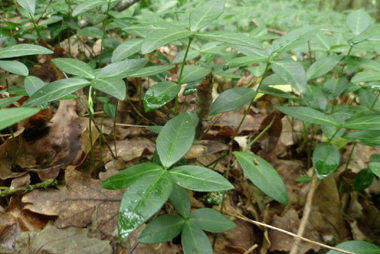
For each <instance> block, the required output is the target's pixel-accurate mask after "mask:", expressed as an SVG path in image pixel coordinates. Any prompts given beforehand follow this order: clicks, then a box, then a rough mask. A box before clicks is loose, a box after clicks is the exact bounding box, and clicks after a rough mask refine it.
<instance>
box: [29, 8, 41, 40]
mask: <svg viewBox="0 0 380 254" xmlns="http://www.w3.org/2000/svg"><path fill="white" fill-rule="evenodd" d="M29 17H30V21H31V22H32V23H33V26H34V29H35V30H36V32H37V36H38V38H39V39H42V36H41V34H40V29H39V28H38V26H37V24H36V22H35V21H34V18H33V16H32V14H30V13H29Z"/></svg>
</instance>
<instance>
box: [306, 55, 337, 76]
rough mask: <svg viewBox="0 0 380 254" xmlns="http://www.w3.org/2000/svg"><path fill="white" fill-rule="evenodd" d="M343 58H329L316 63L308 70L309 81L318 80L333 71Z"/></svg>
mask: <svg viewBox="0 0 380 254" xmlns="http://www.w3.org/2000/svg"><path fill="white" fill-rule="evenodd" d="M342 58H343V56H329V57H325V58H322V59H319V60H317V61H316V62H314V63H313V64H312V65H311V66H310V68H309V69H308V70H307V73H306V76H307V80H310V79H315V78H318V77H320V76H322V75H324V74H326V73H328V72H329V71H331V70H332V69H333V68H334V67H335V65H337V63H339V61H340V59H342Z"/></svg>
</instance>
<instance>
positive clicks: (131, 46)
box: [111, 39, 144, 63]
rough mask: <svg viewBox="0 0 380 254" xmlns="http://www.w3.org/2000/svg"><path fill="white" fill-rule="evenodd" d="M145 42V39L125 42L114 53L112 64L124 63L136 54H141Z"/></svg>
mask: <svg viewBox="0 0 380 254" xmlns="http://www.w3.org/2000/svg"><path fill="white" fill-rule="evenodd" d="M143 41H144V40H143V39H130V40H127V41H125V42H123V43H122V44H120V45H119V46H117V48H116V49H115V50H114V51H113V53H112V59H111V62H113V63H116V62H120V61H123V60H125V59H127V58H128V57H129V56H131V55H133V54H134V53H136V52H139V51H140V49H141V45H142V43H143Z"/></svg>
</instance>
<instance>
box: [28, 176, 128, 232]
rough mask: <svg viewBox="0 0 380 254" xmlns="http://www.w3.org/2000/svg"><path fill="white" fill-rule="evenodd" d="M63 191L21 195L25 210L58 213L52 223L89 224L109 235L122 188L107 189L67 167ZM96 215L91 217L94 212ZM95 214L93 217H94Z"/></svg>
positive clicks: (113, 228) (60, 224) (59, 226)
mask: <svg viewBox="0 0 380 254" xmlns="http://www.w3.org/2000/svg"><path fill="white" fill-rule="evenodd" d="M65 182H66V185H67V189H66V190H34V191H32V192H31V193H28V194H26V195H25V196H24V197H23V198H22V202H24V203H26V205H25V209H28V210H30V211H32V212H35V213H39V214H44V215H49V216H58V219H57V220H56V221H55V223H54V225H55V226H56V227H58V228H64V227H68V226H77V227H85V226H87V225H89V224H90V223H92V224H93V225H94V224H96V225H98V228H97V229H98V230H100V231H101V232H103V233H105V234H107V235H111V234H112V232H113V231H114V230H115V229H116V227H117V214H118V210H119V205H120V200H121V197H122V195H123V193H124V191H123V190H117V191H115V190H112V191H111V190H106V189H103V188H102V187H101V181H100V180H95V179H92V178H91V177H89V176H87V175H84V174H81V173H79V172H78V171H76V170H68V171H66V174H65ZM94 211H95V214H94V216H93V212H94ZM93 217H94V218H93Z"/></svg>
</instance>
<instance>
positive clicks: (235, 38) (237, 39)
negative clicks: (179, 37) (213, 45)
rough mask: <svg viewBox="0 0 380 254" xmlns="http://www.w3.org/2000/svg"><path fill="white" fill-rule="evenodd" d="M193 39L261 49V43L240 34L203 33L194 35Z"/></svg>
mask: <svg viewBox="0 0 380 254" xmlns="http://www.w3.org/2000/svg"><path fill="white" fill-rule="evenodd" d="M195 37H198V38H201V39H204V40H214V41H221V42H226V43H229V44H237V45H243V46H249V47H253V48H259V49H262V46H261V43H260V42H259V41H257V40H256V39H253V38H251V37H248V36H246V35H244V34H242V33H230V32H204V33H197V34H195Z"/></svg>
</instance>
